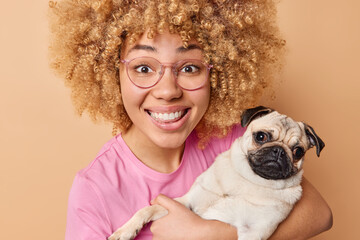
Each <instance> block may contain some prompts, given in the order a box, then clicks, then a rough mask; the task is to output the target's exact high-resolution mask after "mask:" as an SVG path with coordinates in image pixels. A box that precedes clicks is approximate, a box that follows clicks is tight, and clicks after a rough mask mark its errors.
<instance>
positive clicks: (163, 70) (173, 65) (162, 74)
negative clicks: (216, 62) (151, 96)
mask: <svg viewBox="0 0 360 240" xmlns="http://www.w3.org/2000/svg"><path fill="white" fill-rule="evenodd" d="M138 58H151V59H154V60H155V61H156V62H158V63H159V64H160V67H161V75H160V76H159V79H158V80H156V82H155V83H154V84H152V85H150V86H148V87H143V86H139V85H137V84H136V83H135V82H134V81H133V80H132V79H131V77H130V74H129V63H130V62H131V61H133V60H135V59H138ZM194 60H195V61H200V62H201V63H202V64H203V65H204V66H205V67H206V76H205V79H204V81H203V83H202V84H201V85H200V86H199V87H197V88H194V89H188V88H184V87H182V86H180V84H179V83H178V78H177V71H176V69H175V66H176V65H179V63H181V62H187V61H194ZM120 62H121V63H123V64H125V66H126V74H127V76H128V78H129V79H130V81H131V82H132V83H133V84H134V85H135V86H136V87H138V88H142V89H149V88H152V87H154V86H155V85H156V84H157V83H158V82H160V80H161V79H162V77H163V76H164V73H165V70H166V68H167V67H171V70H172V71H171V72H172V74H173V76H174V78H175V83H176V85H177V86H178V87H180V88H181V89H183V90H186V91H195V90H198V89H200V88H202V87H203V86H204V85H205V83H206V81H207V80H208V79H209V73H210V69H211V68H212V67H213V65H211V64H207V63H205V62H204V61H201V60H199V59H183V60H180V61H177V62H175V63H162V62H160V61H159V60H157V59H156V58H153V57H147V56H141V57H135V58H132V59H120Z"/></svg>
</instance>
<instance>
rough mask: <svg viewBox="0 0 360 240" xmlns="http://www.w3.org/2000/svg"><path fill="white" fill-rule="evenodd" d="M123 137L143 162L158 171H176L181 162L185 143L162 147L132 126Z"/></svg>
mask: <svg viewBox="0 0 360 240" xmlns="http://www.w3.org/2000/svg"><path fill="white" fill-rule="evenodd" d="M122 138H123V139H124V141H125V143H126V144H127V145H128V147H129V148H130V150H131V151H132V153H133V154H134V155H135V156H136V157H137V158H138V159H139V160H140V161H141V162H142V163H144V164H145V165H146V166H148V167H149V168H151V169H153V170H155V171H157V172H161V173H171V172H174V171H175V170H176V169H177V168H178V167H179V165H180V163H181V159H182V155H183V152H184V147H185V143H184V144H182V145H181V146H180V147H178V148H162V147H160V146H158V145H156V144H155V143H154V142H152V141H151V140H150V139H149V138H147V137H146V136H145V135H143V134H142V133H141V132H139V131H136V130H133V129H132V128H131V127H130V128H129V129H128V131H126V132H125V133H123V134H122Z"/></svg>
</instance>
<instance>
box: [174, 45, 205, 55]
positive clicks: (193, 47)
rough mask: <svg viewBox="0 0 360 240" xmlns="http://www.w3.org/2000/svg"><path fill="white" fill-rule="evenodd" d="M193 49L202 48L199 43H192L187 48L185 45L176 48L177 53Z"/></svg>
mask: <svg viewBox="0 0 360 240" xmlns="http://www.w3.org/2000/svg"><path fill="white" fill-rule="evenodd" d="M193 49H198V50H202V49H201V47H200V46H199V45H197V44H190V45H189V46H187V47H186V48H185V47H184V46H181V47H178V48H177V49H176V52H177V53H183V52H187V51H190V50H193Z"/></svg>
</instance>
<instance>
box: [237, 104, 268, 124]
mask: <svg viewBox="0 0 360 240" xmlns="http://www.w3.org/2000/svg"><path fill="white" fill-rule="evenodd" d="M273 111H274V110H273V109H271V108H268V107H263V106H258V107H255V108H249V109H246V110H245V111H244V112H243V113H242V115H241V126H242V127H247V126H248V125H249V124H250V122H251V121H253V120H254V119H256V118H258V117H261V116H263V115H266V114H268V113H271V112H273Z"/></svg>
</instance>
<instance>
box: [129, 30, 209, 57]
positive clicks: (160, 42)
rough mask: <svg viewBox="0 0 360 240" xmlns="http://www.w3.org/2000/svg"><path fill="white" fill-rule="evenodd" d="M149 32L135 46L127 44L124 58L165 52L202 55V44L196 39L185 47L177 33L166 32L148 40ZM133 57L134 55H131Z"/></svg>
mask: <svg viewBox="0 0 360 240" xmlns="http://www.w3.org/2000/svg"><path fill="white" fill-rule="evenodd" d="M147 33H148V30H147V31H145V32H144V33H143V34H142V35H141V37H140V38H139V39H138V40H137V41H136V42H135V43H133V44H129V43H128V42H126V43H125V45H124V48H123V51H122V52H123V54H122V56H123V57H125V56H127V55H129V54H131V53H132V52H148V53H154V54H158V53H161V52H163V51H170V52H169V53H175V54H182V53H186V52H190V51H191V52H192V53H195V52H199V54H200V55H201V54H202V48H201V46H200V44H198V42H197V41H196V40H194V39H191V40H190V41H188V42H187V46H186V47H185V46H184V42H183V41H182V39H181V37H180V35H179V34H177V33H170V32H169V31H165V32H163V33H158V34H156V35H154V37H153V38H148V34H147ZM131 55H132V54H131Z"/></svg>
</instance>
